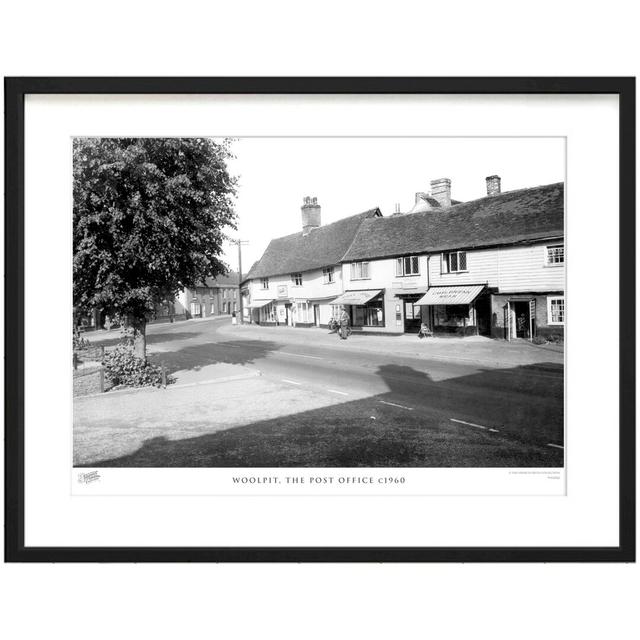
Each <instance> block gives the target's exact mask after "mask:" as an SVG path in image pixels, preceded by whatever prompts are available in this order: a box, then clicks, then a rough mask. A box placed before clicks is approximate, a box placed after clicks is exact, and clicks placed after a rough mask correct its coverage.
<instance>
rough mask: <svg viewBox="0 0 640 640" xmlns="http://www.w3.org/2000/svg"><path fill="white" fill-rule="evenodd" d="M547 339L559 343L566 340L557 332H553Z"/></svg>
mask: <svg viewBox="0 0 640 640" xmlns="http://www.w3.org/2000/svg"><path fill="white" fill-rule="evenodd" d="M547 340H548V341H549V342H551V343H556V344H557V343H559V342H564V336H561V335H558V334H557V333H551V334H549V335H548V336H547Z"/></svg>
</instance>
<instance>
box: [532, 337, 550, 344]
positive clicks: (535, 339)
mask: <svg viewBox="0 0 640 640" xmlns="http://www.w3.org/2000/svg"><path fill="white" fill-rule="evenodd" d="M531 342H533V344H547V341H546V339H545V338H543V337H542V336H534V337H533V340H532V341H531Z"/></svg>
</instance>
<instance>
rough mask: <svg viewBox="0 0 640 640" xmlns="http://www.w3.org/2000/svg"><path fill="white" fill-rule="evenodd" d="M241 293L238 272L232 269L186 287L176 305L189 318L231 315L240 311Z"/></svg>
mask: <svg viewBox="0 0 640 640" xmlns="http://www.w3.org/2000/svg"><path fill="white" fill-rule="evenodd" d="M239 295H240V294H239V288H238V274H237V273H236V272H234V271H230V272H229V273H228V274H227V275H226V276H218V277H217V278H207V279H206V280H205V281H204V283H203V284H202V285H200V286H197V287H194V288H188V289H185V290H184V291H183V292H182V293H181V294H180V295H179V296H178V298H177V301H176V306H178V307H179V308H180V310H181V311H182V312H183V313H184V314H185V316H186V318H187V319H190V318H208V317H209V316H223V315H231V314H232V313H234V312H235V313H238V312H239V311H240V299H239Z"/></svg>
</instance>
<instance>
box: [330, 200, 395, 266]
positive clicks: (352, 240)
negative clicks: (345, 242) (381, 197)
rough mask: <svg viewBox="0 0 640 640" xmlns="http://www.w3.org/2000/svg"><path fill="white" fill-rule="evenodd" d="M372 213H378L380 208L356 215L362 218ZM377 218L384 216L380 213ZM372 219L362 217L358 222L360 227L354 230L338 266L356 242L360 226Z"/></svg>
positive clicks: (372, 218)
mask: <svg viewBox="0 0 640 640" xmlns="http://www.w3.org/2000/svg"><path fill="white" fill-rule="evenodd" d="M372 211H380V207H376V208H375V209H369V210H368V211H363V212H362V213H360V214H358V215H361V216H364V214H366V213H371V212H372ZM377 218H384V216H383V215H382V212H381V211H380V216H377ZM374 219H375V218H374V217H371V218H369V217H366V216H364V217H363V218H362V221H361V222H360V225H359V226H358V228H357V229H356V232H355V233H354V234H353V238H351V242H350V243H349V246H348V247H347V250H346V251H345V252H344V253H343V254H342V258H340V264H342V261H343V260H344V257H345V256H346V255H347V254H348V253H349V251H351V247H353V243H354V242H355V241H356V238H357V237H358V234H359V233H360V229H362V225H363V224H364V223H365V222H366V221H367V220H374Z"/></svg>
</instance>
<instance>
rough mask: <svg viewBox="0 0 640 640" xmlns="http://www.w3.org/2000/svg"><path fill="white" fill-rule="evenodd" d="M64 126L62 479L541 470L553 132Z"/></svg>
mask: <svg viewBox="0 0 640 640" xmlns="http://www.w3.org/2000/svg"><path fill="white" fill-rule="evenodd" d="M70 145H71V147H72V150H71V154H70V156H71V159H70V164H69V173H70V174H71V173H72V175H73V309H72V310H71V309H70V310H69V315H70V317H71V315H72V331H73V353H72V354H69V362H70V363H71V361H72V366H73V465H74V468H75V471H76V473H77V474H79V476H78V477H81V478H85V480H86V482H90V481H91V475H86V477H85V476H83V475H82V472H83V470H86V471H88V469H86V468H91V469H100V468H118V467H139V468H167V467H172V468H176V467H182V468H184V467H210V468H216V467H224V468H243V469H247V468H282V467H286V468H296V467H299V468H314V469H315V468H342V469H344V468H351V467H353V468H356V467H357V468H389V469H392V470H393V469H395V470H398V469H399V470H401V469H421V468H450V469H455V468H529V469H532V468H536V469H547V470H551V469H563V468H564V465H565V402H564V398H565V355H564V354H565V350H564V345H565V323H566V306H565V299H566V295H567V291H566V274H565V265H566V256H567V252H566V246H567V238H566V237H565V190H564V186H565V175H566V152H565V139H564V138H563V137H561V136H557V137H534V136H531V137H508V136H504V137H374V136H371V137H323V136H317V137H295V136H290V137H269V136H265V137H256V136H253V137H251V136H248V137H243V136H235V135H232V134H231V135H229V136H227V137H215V138H213V137H207V136H203V137H98V136H96V137H74V138H73V139H72V141H71V142H70ZM569 242H570V240H569ZM584 321H588V320H587V318H585V319H584ZM70 366H71V365H70Z"/></svg>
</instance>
